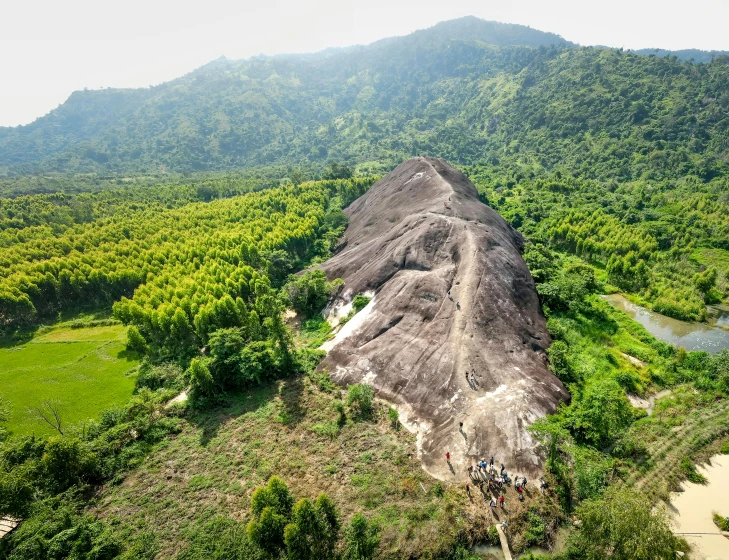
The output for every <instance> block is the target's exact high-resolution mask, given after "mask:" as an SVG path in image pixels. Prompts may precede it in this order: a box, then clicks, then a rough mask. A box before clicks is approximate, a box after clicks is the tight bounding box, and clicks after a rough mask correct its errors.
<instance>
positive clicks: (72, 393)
mask: <svg viewBox="0 0 729 560" xmlns="http://www.w3.org/2000/svg"><path fill="white" fill-rule="evenodd" d="M125 331H126V327H124V326H122V325H110V326H92V327H89V328H75V329H74V328H70V325H69V324H61V325H58V326H56V327H54V328H50V329H46V330H44V331H43V332H41V333H38V334H37V335H36V336H34V337H33V338H32V339H31V340H30V341H28V342H27V343H25V344H21V345H18V346H12V347H9V348H0V396H2V397H3V398H5V399H6V400H8V401H9V402H10V405H11V417H10V422H9V425H8V428H9V429H10V431H11V432H13V433H15V434H18V435H22V434H33V433H35V434H37V435H41V434H50V433H52V432H53V430H52V428H50V427H49V426H48V425H46V424H44V423H42V422H41V421H39V420H37V419H35V418H34V417H33V416H32V415H31V414H30V413H29V410H30V409H31V408H33V407H35V406H38V405H40V404H41V403H42V402H43V401H45V400H55V401H58V402H59V403H60V405H61V412H62V418H63V423H64V425H65V426H66V427H68V426H71V425H73V424H77V423H79V422H82V421H84V420H87V419H89V418H96V416H97V415H98V413H99V412H100V411H102V410H104V409H105V408H108V407H110V406H112V405H114V404H117V403H123V402H126V401H127V400H128V399H129V397H130V396H131V394H132V391H133V389H134V372H135V366H136V365H137V359H136V357H135V356H133V355H131V354H130V353H129V352H127V351H126V349H125V347H124V338H125Z"/></svg>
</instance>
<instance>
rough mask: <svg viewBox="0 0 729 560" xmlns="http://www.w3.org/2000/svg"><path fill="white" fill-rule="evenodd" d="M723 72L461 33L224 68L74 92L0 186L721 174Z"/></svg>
mask: <svg viewBox="0 0 729 560" xmlns="http://www.w3.org/2000/svg"><path fill="white" fill-rule="evenodd" d="M728 86H729V67H727V59H726V57H717V58H716V59H715V60H714V61H713V62H711V63H709V64H691V63H688V62H681V61H680V60H679V59H678V58H673V57H668V58H666V57H650V56H642V55H639V54H635V53H630V52H623V51H619V50H610V49H604V48H580V47H577V46H575V45H572V44H570V43H568V42H566V41H564V40H562V39H561V38H560V37H558V36H556V35H552V34H548V33H542V32H539V31H535V30H532V29H529V28H525V27H521V26H515V25H503V24H496V23H492V22H485V21H482V20H478V19H476V18H463V19H460V20H454V21H450V22H445V23H442V24H439V25H436V26H435V27H433V28H430V29H427V30H423V31H419V32H416V33H413V34H411V35H408V36H406V37H397V38H391V39H385V40H382V41H379V42H376V43H373V44H372V45H369V46H365V47H352V48H347V49H333V50H332V49H330V50H327V51H324V52H321V53H318V54H313V55H284V56H276V57H255V58H252V59H248V60H243V61H231V60H227V59H224V58H223V59H219V60H216V61H213V62H211V63H210V64H208V65H206V66H203V67H202V68H199V69H198V70H196V71H194V72H192V73H190V74H188V75H186V76H183V77H181V78H179V79H177V80H174V81H172V82H169V83H166V84H163V85H160V86H157V87H154V88H150V89H139V90H103V91H83V92H76V93H74V94H73V95H72V96H71V97H70V98H69V100H68V101H67V102H66V103H64V104H63V105H61V106H60V107H59V108H58V109H56V110H54V111H52V112H51V113H50V114H49V115H47V116H45V117H43V118H41V119H38V120H37V121H35V122H34V123H32V124H30V125H28V126H25V127H18V128H13V129H9V128H3V129H0V173H3V172H4V173H21V172H24V171H36V170H42V171H98V172H104V173H106V172H159V171H165V170H173V171H196V170H226V169H233V168H241V167H251V166H260V165H270V164H280V163H284V164H297V165H299V164H301V163H302V162H313V163H316V164H324V163H325V162H327V161H332V160H343V161H347V162H349V163H362V162H368V161H374V160H377V161H379V162H381V163H384V164H386V165H389V164H392V163H395V162H397V161H400V160H401V159H403V158H405V157H409V156H411V155H415V154H433V155H437V156H440V157H445V158H447V159H449V160H450V161H453V162H454V163H461V164H469V163H475V162H489V163H491V164H495V163H497V162H498V163H500V164H505V165H506V164H508V165H512V164H513V165H517V166H518V167H521V168H524V167H526V168H528V169H527V171H529V172H539V171H540V170H542V169H547V170H550V169H554V168H562V169H569V170H572V171H575V172H578V173H580V174H582V175H585V176H587V177H591V178H598V179H618V180H631V179H637V178H648V179H660V178H663V177H673V176H676V175H677V174H681V175H685V174H695V175H697V176H699V177H700V178H702V180H707V179H710V178H711V177H712V176H714V175H716V174H718V173H720V172H721V171H722V170H725V169H726V155H727V134H726V133H727V128H728V127H729V118H728V117H727V111H728V109H729V107H728V106H729V93H727V92H729V87H728Z"/></svg>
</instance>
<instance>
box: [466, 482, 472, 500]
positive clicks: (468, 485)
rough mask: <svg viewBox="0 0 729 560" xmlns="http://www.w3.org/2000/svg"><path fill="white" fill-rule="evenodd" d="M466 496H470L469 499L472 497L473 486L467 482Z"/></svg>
mask: <svg viewBox="0 0 729 560" xmlns="http://www.w3.org/2000/svg"><path fill="white" fill-rule="evenodd" d="M466 494H468V497H469V498H470V497H471V485H470V484H469V483H468V482H466Z"/></svg>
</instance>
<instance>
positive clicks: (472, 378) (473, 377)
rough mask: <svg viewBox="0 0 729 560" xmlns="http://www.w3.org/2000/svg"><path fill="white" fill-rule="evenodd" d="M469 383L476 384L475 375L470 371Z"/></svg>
mask: <svg viewBox="0 0 729 560" xmlns="http://www.w3.org/2000/svg"><path fill="white" fill-rule="evenodd" d="M471 385H473V386H474V387H475V386H476V376H475V375H473V372H471Z"/></svg>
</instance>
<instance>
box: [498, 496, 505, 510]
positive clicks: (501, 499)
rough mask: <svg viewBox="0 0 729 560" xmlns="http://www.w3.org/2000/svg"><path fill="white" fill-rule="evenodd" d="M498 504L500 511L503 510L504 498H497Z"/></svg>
mask: <svg viewBox="0 0 729 560" xmlns="http://www.w3.org/2000/svg"><path fill="white" fill-rule="evenodd" d="M499 504H501V509H504V496H499Z"/></svg>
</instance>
